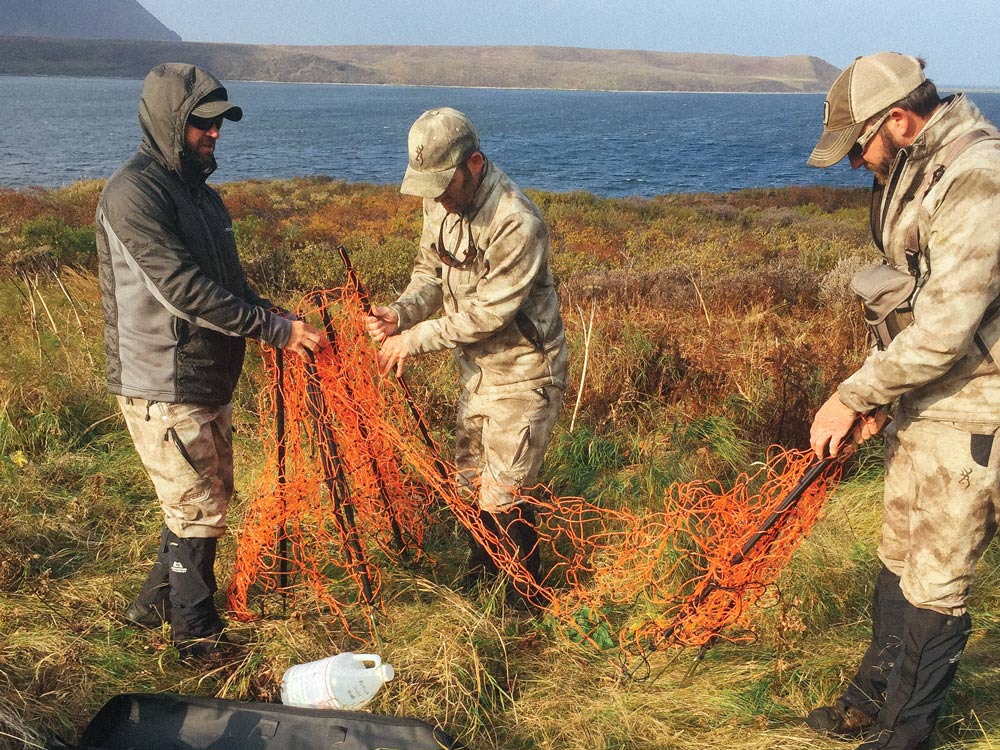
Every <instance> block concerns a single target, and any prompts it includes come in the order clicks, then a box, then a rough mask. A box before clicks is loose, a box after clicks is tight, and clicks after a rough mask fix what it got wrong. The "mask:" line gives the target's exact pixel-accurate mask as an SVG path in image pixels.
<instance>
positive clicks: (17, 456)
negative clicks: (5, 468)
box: [10, 451, 28, 469]
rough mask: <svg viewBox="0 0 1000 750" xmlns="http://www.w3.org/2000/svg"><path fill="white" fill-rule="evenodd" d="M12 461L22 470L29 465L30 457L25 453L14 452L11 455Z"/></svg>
mask: <svg viewBox="0 0 1000 750" xmlns="http://www.w3.org/2000/svg"><path fill="white" fill-rule="evenodd" d="M10 460H11V461H13V462H14V466H16V467H17V468H19V469H21V468H23V467H24V466H26V465H27V463H28V457H27V456H26V455H24V451H14V452H13V453H11V454H10Z"/></svg>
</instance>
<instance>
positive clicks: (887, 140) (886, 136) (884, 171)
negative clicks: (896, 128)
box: [871, 129, 903, 185]
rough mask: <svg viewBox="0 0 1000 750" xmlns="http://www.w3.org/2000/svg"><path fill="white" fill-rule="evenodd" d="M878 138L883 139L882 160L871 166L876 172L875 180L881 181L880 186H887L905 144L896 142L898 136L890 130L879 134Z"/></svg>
mask: <svg viewBox="0 0 1000 750" xmlns="http://www.w3.org/2000/svg"><path fill="white" fill-rule="evenodd" d="M878 137H879V138H881V139H882V152H883V153H882V158H881V159H880V160H879V161H878V163H877V164H873V165H872V166H871V170H872V172H874V174H875V179H876V180H878V181H879V184H881V185H885V184H886V183H887V182H888V181H889V175H890V173H891V172H892V165H893V163H894V162H895V161H896V157H897V156H898V155H899V152H900V151H902V150H903V144H902V143H900V142H899V141H898V140H896V136H894V135H893V134H892V133H891V132H889V130H888V129H886V130H883V131H882V132H881V133H879V135H878Z"/></svg>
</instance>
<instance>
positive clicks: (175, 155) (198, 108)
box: [96, 63, 323, 658]
mask: <svg viewBox="0 0 1000 750" xmlns="http://www.w3.org/2000/svg"><path fill="white" fill-rule="evenodd" d="M242 117H243V110H242V109H240V108H239V107H237V106H236V105H234V104H232V103H230V102H229V101H228V95H227V92H226V89H225V88H224V87H223V86H222V84H220V83H219V81H218V80H216V79H215V78H214V77H213V76H212V75H210V74H209V73H207V72H205V71H204V70H201V69H200V68H197V67H195V66H194V65H185V64H180V63H166V64H163V65H158V66H156V67H155V68H153V70H151V71H150V72H149V74H148V75H147V76H146V79H145V81H144V82H143V86H142V95H141V99H140V103H139V125H140V128H141V130H142V145H141V146H140V147H139V150H138V151H137V152H136V153H135V154H134V155H133V156H132V157H131V158H130V159H129V160H128V161H127V162H126V163H125V165H124V166H123V167H122V168H121V169H119V170H118V171H117V172H115V174H114V175H112V177H111V178H110V179H109V180H108V183H107V185H106V186H105V188H104V191H103V192H102V194H101V199H100V202H99V204H98V207H97V219H96V223H97V258H98V264H99V275H100V285H101V296H102V308H103V311H104V344H105V352H106V354H107V367H106V369H107V384H108V390H109V391H110V392H111V393H112V394H115V395H116V396H117V398H118V403H119V406H120V407H121V410H122V413H123V414H124V417H125V424H126V426H127V427H128V430H129V433H130V434H131V436H132V440H133V442H134V444H135V447H136V450H137V452H138V453H139V456H140V458H141V459H142V462H143V465H144V466H145V468H146V471H147V472H148V474H149V476H150V479H151V480H152V481H153V485H154V487H155V489H156V494H157V497H158V499H159V501H160V505H161V507H162V509H163V514H164V519H165V520H164V525H163V529H162V532H161V536H160V546H159V550H158V553H157V559H156V562H155V563H154V565H153V569H152V571H151V572H150V574H149V576H148V578H147V580H146V582H145V584H144V585H143V587H142V590H141V592H140V594H139V597H138V599H137V600H136V601H135V602H133V603H132V605H131V606H129V608H128V609H127V610H126V612H125V619H126V620H127V621H129V622H131V623H134V624H137V625H142V626H146V627H159V626H160V624H161V623H163V622H164V621H165V620H169V622H170V625H171V637H172V639H173V642H174V644H175V645H176V646H177V648H178V650H179V651H180V652H181V654H182V656H184V657H192V658H206V657H212V656H215V655H218V654H220V653H223V652H224V651H225V650H226V648H225V645H226V644H225V643H224V642H223V639H222V637H221V634H222V629H223V623H222V620H221V618H220V617H219V615H218V612H217V611H216V608H215V604H214V602H213V600H212V595H213V594H214V593H215V591H216V581H215V571H214V563H215V553H216V543H217V540H218V538H219V537H220V536H222V535H223V534H224V533H225V530H226V509H227V506H228V503H229V499H230V497H231V496H232V492H233V450H232V403H231V402H232V396H233V390H234V389H235V387H236V382H237V380H238V379H239V376H240V371H241V370H242V367H243V356H244V351H245V348H246V344H245V338H247V337H252V338H256V339H260V340H261V341H263V342H264V343H266V344H268V345H270V346H274V347H278V348H283V349H287V350H289V351H293V352H296V353H298V354H300V355H306V354H308V353H310V352H312V351H313V350H315V349H316V348H317V347H318V346H320V345H321V343H322V341H323V337H322V334H321V333H320V332H319V331H318V330H317V329H316V328H315V327H313V326H310V325H308V324H306V323H304V322H302V321H299V320H293V319H290V316H288V315H287V314H286V313H283V312H281V311H278V310H276V309H274V307H273V305H272V304H271V303H270V302H269V301H268V300H266V299H263V298H262V297H260V296H259V295H258V294H257V293H256V292H255V291H254V290H253V289H252V288H251V287H250V285H249V284H248V283H247V280H246V278H245V276H244V275H243V268H242V266H241V265H240V259H239V255H238V254H237V252H236V242H235V239H234V237H233V222H232V219H231V218H230V216H229V212H228V211H227V210H226V207H225V206H224V205H223V203H222V199H221V198H220V197H219V194H218V193H216V192H215V190H213V189H212V188H210V187H209V186H208V185H207V184H206V183H205V180H206V179H208V177H209V175H211V174H212V172H213V171H214V170H215V167H216V161H215V146H216V141H218V139H219V129H220V128H221V127H222V123H223V120H232V121H238V120H240V119H242Z"/></svg>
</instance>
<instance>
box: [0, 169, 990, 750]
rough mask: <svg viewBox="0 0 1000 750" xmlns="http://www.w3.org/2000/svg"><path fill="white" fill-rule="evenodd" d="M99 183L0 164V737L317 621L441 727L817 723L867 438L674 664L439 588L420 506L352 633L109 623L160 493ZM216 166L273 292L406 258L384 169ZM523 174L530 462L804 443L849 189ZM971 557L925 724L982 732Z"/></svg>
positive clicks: (851, 338)
mask: <svg viewBox="0 0 1000 750" xmlns="http://www.w3.org/2000/svg"><path fill="white" fill-rule="evenodd" d="M100 189H101V183H100V182H97V181H90V182H83V183H78V184H74V185H70V186H67V187H63V188H60V189H56V190H24V191H10V190H0V264H2V266H3V275H2V277H0V308H2V312H3V322H4V324H3V326H2V328H0V346H2V348H3V351H4V353H5V354H4V356H3V357H2V358H0V747H18V748H19V747H22V746H28V747H32V746H37V745H38V744H39V743H40V740H41V738H42V737H43V736H46V735H52V734H57V735H61V736H63V737H65V738H67V739H69V740H72V739H74V738H75V736H76V734H77V732H78V731H79V730H80V729H81V727H82V726H83V725H84V724H85V723H86V721H87V720H88V718H89V717H90V716H92V715H93V713H94V712H95V711H96V710H97V709H98V708H99V707H100V706H101V705H102V704H103V703H104V701H106V700H107V699H108V698H109V697H110V696H112V695H114V694H117V693H120V692H134V691H163V692H178V693H188V694H198V695H216V696H220V697H227V698H236V699H247V700H260V701H276V700H278V693H279V684H280V679H281V676H282V674H283V672H284V670H285V669H286V668H287V667H288V666H290V665H292V664H295V663H301V662H305V661H309V660H312V659H317V658H321V657H323V656H327V655H330V654H333V653H337V652H338V651H344V650H353V651H366V650H376V651H378V652H379V653H380V654H381V655H382V656H383V658H384V659H385V660H386V661H388V662H389V663H391V664H393V665H394V666H395V668H396V673H397V677H396V679H395V680H393V681H392V682H390V683H389V684H388V685H387V686H386V687H385V688H384V689H383V690H382V691H381V692H380V693H379V695H378V696H377V697H376V699H375V700H374V702H373V703H372V704H370V706H369V709H370V710H372V711H374V712H377V713H386V714H396V715H405V716H412V717H417V718H421V719H424V720H429V721H432V722H435V721H436V722H440V723H441V725H442V726H443V727H444V728H445V729H446V730H447V731H449V732H450V733H452V734H454V735H456V736H458V737H460V738H461V739H462V740H464V741H465V742H466V743H467V744H468V745H469V746H470V748H477V749H480V748H504V749H505V750H517V749H524V750H527V749H528V748H540V749H541V748H544V749H545V750H550V749H551V750H585V749H586V750H593V749H594V748H602V749H605V750H611V749H615V750H626V749H628V750H632V749H635V750H639V749H642V750H653V749H662V750H694V749H695V748H698V749H699V750H701V749H703V748H705V747H725V748H733V749H734V750H763V748H771V747H775V746H780V747H787V748H802V749H805V748H816V749H822V748H833V747H841V746H842V745H841V744H840V743H837V742H834V741H832V740H827V739H824V738H821V737H818V736H816V735H814V734H813V733H811V732H810V731H809V730H808V729H807V728H806V727H805V726H804V725H803V723H802V717H803V716H804V715H805V714H806V712H807V711H808V710H809V708H810V707H812V706H814V705H816V704H819V703H823V702H826V701H828V700H830V699H831V697H833V696H835V695H836V694H837V690H838V687H839V686H840V685H841V683H842V682H843V681H844V680H845V679H846V678H847V677H848V676H849V674H850V670H851V669H852V668H853V667H854V665H855V664H856V663H857V661H858V659H859V658H860V654H861V652H862V650H863V648H864V645H865V643H866V641H867V638H868V634H867V632H866V629H867V627H868V622H869V614H868V608H869V598H870V595H871V590H870V589H871V583H872V581H873V579H874V575H875V572H876V570H877V565H878V563H877V561H876V558H875V545H876V542H877V537H878V524H879V498H880V489H881V484H880V480H881V452H882V447H881V443H880V441H879V440H875V441H872V443H870V444H869V445H867V446H866V447H865V448H864V449H862V450H861V451H860V452H859V454H858V456H857V457H856V458H855V459H853V462H852V464H851V468H850V469H849V472H848V475H847V476H846V478H845V481H844V482H843V484H842V485H841V487H840V489H839V490H838V491H837V492H836V493H835V494H834V496H833V497H832V498H831V499H830V501H829V502H828V504H827V507H826V509H825V511H824V515H823V517H822V518H821V520H820V522H819V524H818V525H817V527H816V529H815V531H814V532H813V534H812V535H811V537H810V538H809V539H808V540H806V541H805V542H804V543H803V544H802V546H801V547H800V548H799V550H798V552H797V553H796V555H795V557H794V558H793V560H792V563H791V565H790V566H789V568H788V569H787V570H786V571H785V573H784V574H783V575H782V576H781V578H780V579H779V581H778V583H777V585H776V587H775V588H774V591H773V592H772V593H771V594H770V595H769V596H768V597H767V598H766V602H765V606H760V607H758V608H757V609H756V610H755V611H754V614H753V617H752V621H751V625H752V627H753V632H754V633H755V639H754V640H753V641H752V642H750V643H740V644H736V643H726V642H720V643H718V644H717V645H716V646H714V647H713V648H712V649H711V650H710V651H709V652H708V654H707V657H706V658H705V660H704V662H703V663H702V664H701V665H700V666H699V667H698V669H697V670H696V671H695V673H694V674H693V676H692V677H691V679H690V680H689V681H687V682H686V683H685V684H683V685H682V684H681V679H682V677H683V676H684V674H685V672H686V671H687V669H688V666H689V664H690V660H691V658H692V657H693V653H691V652H682V653H680V654H678V653H677V652H676V651H675V650H666V651H664V652H662V653H656V654H653V655H652V656H651V657H650V664H649V666H650V668H651V672H652V674H653V676H654V677H655V679H647V680H644V681H633V680H626V679H624V678H623V677H622V674H621V672H620V670H619V669H618V668H617V666H616V663H615V659H614V657H613V655H609V653H607V652H605V653H599V652H597V651H594V650H592V649H591V648H589V647H585V646H581V645H579V644H575V643H572V642H569V641H568V640H567V639H565V638H562V637H558V636H556V635H554V634H553V633H552V632H551V630H550V629H549V628H547V627H546V622H545V621H544V620H541V621H536V620H533V619H530V618H527V617H525V616H524V615H523V614H520V613H518V612H516V611H512V610H511V609H510V608H508V607H507V606H506V605H505V602H504V597H503V590H502V587H501V586H497V587H496V588H494V589H489V588H487V589H486V590H484V591H482V592H480V593H479V594H476V595H473V596H466V595H462V594H460V593H458V592H457V591H456V589H455V588H454V587H453V583H454V581H455V580H456V578H457V577H458V576H459V574H460V567H461V561H462V558H463V547H464V541H463V539H462V537H461V535H460V534H459V533H458V532H457V530H455V529H454V528H450V527H449V526H448V524H447V523H442V524H441V528H440V529H438V530H437V532H436V534H434V535H432V538H431V541H430V543H431V544H433V545H435V549H434V553H435V559H437V560H438V562H437V563H436V564H435V565H433V566H428V567H424V568H416V569H413V570H403V569H397V570H391V571H390V573H389V574H388V576H387V580H386V583H385V587H384V596H385V615H384V617H382V618H381V619H380V622H379V626H378V631H377V632H378V635H379V639H378V641H377V642H368V643H359V642H357V641H352V640H350V639H348V638H347V637H346V636H345V635H344V633H343V632H342V631H341V630H340V629H339V626H338V624H337V623H336V621H334V620H332V619H328V618H325V617H324V616H323V614H322V613H320V612H310V611H288V612H285V613H282V612H281V608H280V606H275V604H274V603H273V602H270V603H268V606H267V608H266V611H265V616H264V617H263V618H262V619H260V620H258V621H256V622H253V623H248V624H244V623H235V622H234V623H232V630H233V634H234V638H236V639H238V640H240V641H242V642H243V643H245V647H244V649H243V650H242V653H241V655H240V656H239V657H238V658H235V659H234V660H232V661H231V662H229V663H225V664H220V665H216V666H214V667H212V668H210V669H207V670H205V669H198V668H192V667H191V666H189V665H186V664H184V663H183V662H180V661H179V660H178V657H177V653H176V651H175V650H174V649H172V648H171V647H170V646H169V634H168V633H167V632H165V631H143V630H139V629H136V628H132V627H125V625H124V623H123V621H122V620H121V619H120V613H121V612H122V611H123V609H124V607H125V606H126V605H127V603H128V602H129V601H130V599H131V598H132V597H133V596H134V595H135V594H136V592H137V590H138V588H139V586H140V584H141V582H142V579H143V576H144V574H145V572H146V570H147V568H148V565H149V564H150V561H151V557H152V552H153V550H154V548H155V544H156V540H157V538H158V533H159V527H160V523H161V521H160V518H161V517H160V512H159V509H158V507H157V506H156V503H155V501H154V500H153V497H152V490H151V487H150V485H149V483H148V480H147V478H146V477H145V475H144V473H143V470H142V467H141V465H140V464H139V461H138V459H137V457H136V455H135V453H134V451H133V449H132V446H131V443H130V440H129V438H128V435H127V433H126V431H125V428H124V425H123V424H122V422H121V420H120V418H119V416H118V414H117V413H116V409H115V408H113V407H114V405H113V402H112V400H111V399H110V398H109V397H108V396H107V394H106V392H105V389H104V385H103V348H102V341H101V310H100V299H99V294H98V289H97V282H96V276H95V257H94V224H93V215H94V207H95V204H96V201H97V197H98V194H99V192H100ZM222 191H223V193H224V197H225V201H226V203H227V205H228V206H229V207H230V210H231V212H232V214H233V217H234V219H235V231H236V233H237V235H238V240H239V244H240V247H241V252H242V255H243V259H244V263H245V267H246V270H247V273H248V276H249V277H250V279H251V280H252V282H253V283H254V284H255V286H257V287H258V288H259V289H260V290H261V291H263V292H265V293H266V294H268V295H269V296H271V297H272V298H273V299H276V300H279V301H281V302H283V303H285V304H290V303H293V302H294V301H295V300H296V299H297V298H298V297H299V296H300V295H301V293H303V292H305V291H308V290H311V289H314V288H323V287H329V286H332V285H337V284H341V283H343V281H344V272H343V268H342V267H341V262H340V260H339V259H338V256H337V254H336V252H335V251H334V247H335V246H336V245H337V244H340V243H343V244H345V245H347V246H348V247H349V248H350V249H351V250H352V252H353V257H354V261H355V265H356V266H357V267H358V269H359V271H360V273H361V275H362V278H363V279H365V281H366V282H367V284H368V285H369V287H370V288H371V291H372V294H373V297H374V298H375V299H376V300H389V299H391V298H392V297H393V296H394V294H395V293H396V292H398V291H399V290H400V289H401V288H402V287H403V285H404V284H405V283H406V280H407V277H408V271H409V267H410V263H411V261H412V258H413V254H414V250H415V242H416V239H417V237H418V236H419V229H420V220H421V219H420V209H419V205H418V203H416V202H415V201H414V200H413V199H409V198H405V197H402V196H399V195H398V194H397V193H396V191H395V190H394V189H393V188H392V187H382V186H373V185H348V184H344V183H341V182H335V181H331V180H328V179H321V178H315V179H296V180H286V181H272V182H243V183H239V184H232V185H225V186H223V187H222ZM531 195H532V197H533V198H534V199H535V200H536V201H537V203H538V204H539V206H540V207H541V209H542V211H543V213H544V215H545V216H546V218H547V220H548V222H549V224H550V227H551V230H552V246H553V256H552V267H553V270H554V273H555V276H556V280H557V283H558V286H559V293H560V298H561V301H562V306H563V315H564V317H565V320H566V323H567V329H568V337H569V342H570V354H571V386H570V389H569V392H568V393H567V395H566V407H565V408H564V410H563V414H562V417H561V419H560V422H559V425H558V427H557V431H556V435H555V438H554V440H553V442H552V445H551V448H550V449H549V453H548V456H547V460H546V465H545V469H544V481H545V482H546V483H547V484H548V485H549V486H550V488H551V489H552V490H553V491H555V492H557V493H560V494H564V495H569V494H573V495H582V496H584V497H587V498H588V499H591V500H593V501H595V502H598V503H600V504H602V505H604V506H607V507H617V506H628V507H629V508H631V509H633V510H636V511H640V512H641V511H642V510H644V509H655V508H657V507H660V505H661V504H662V502H663V495H664V490H665V488H666V487H667V486H668V485H669V484H670V483H672V482H675V481H687V480H691V479H696V478H701V479H705V478H713V477H714V478H718V479H720V480H723V481H725V480H727V479H731V478H732V477H733V476H735V474H736V473H738V472H739V471H742V470H746V469H750V468H752V466H753V464H754V463H755V462H757V461H760V460H761V459H762V458H763V457H764V455H765V453H766V450H767V447H768V446H769V445H771V444H781V445H784V446H787V447H805V445H806V442H807V439H806V436H807V431H808V424H809V419H810V416H811V413H812V412H813V411H814V410H815V408H816V407H817V406H818V405H819V403H821V401H822V400H823V399H824V398H825V397H826V395H827V394H828V393H829V392H830V391H831V390H832V389H833V387H834V386H835V384H836V383H837V382H838V381H839V379H841V378H842V377H844V376H845V375H846V374H847V373H849V372H850V371H851V369H852V368H853V367H855V366H856V365H857V363H858V362H859V361H860V359H861V358H862V357H863V354H864V350H865V347H866V335H865V331H864V330H863V326H861V325H860V324H859V322H858V316H857V311H856V306H855V303H854V302H853V300H852V299H851V297H850V294H849V292H848V291H847V282H848V280H849V278H850V276H851V274H852V273H853V271H854V270H855V269H857V268H858V267H860V266H861V265H864V264H867V263H871V262H873V261H874V260H875V257H874V251H873V250H872V249H871V247H870V245H869V242H868V240H867V236H866V228H865V225H866V221H867V209H866V193H865V191H862V190H842V189H826V188H787V189H780V190H749V191H742V192H737V193H731V194H724V195H705V194H699V195H667V196H661V197H658V198H654V199H650V200H645V199H643V200H639V199H600V198H597V197H594V196H593V195H589V194H584V193H566V194H559V193H538V192H533V193H531ZM588 341H589V343H588ZM585 354H586V355H587V359H588V367H587V374H586V379H585V380H583V382H581V377H580V376H581V370H582V363H583V360H584V356H585ZM260 375H261V371H260V367H259V356H258V353H257V350H256V349H255V348H254V347H251V348H250V350H249V354H248V363H247V368H246V371H245V376H244V379H243V381H242V383H241V386H240V389H239V391H238V393H237V404H236V407H237V408H236V415H237V435H236V449H237V470H238V478H237V487H238V492H239V495H238V497H237V499H236V501H235V504H234V509H233V511H234V512H233V519H232V520H233V524H232V525H233V528H234V529H237V530H238V528H239V526H240V517H241V513H242V511H243V509H244V508H245V507H246V503H247V499H248V498H247V492H248V489H249V488H250V487H251V486H252V484H253V480H254V477H255V475H256V472H258V471H259V468H260V460H261V458H260V456H261V454H262V450H261V445H260V444H259V442H258V438H257V434H258V431H257V426H258V419H260V418H262V417H261V416H260V415H259V414H258V413H257V410H256V408H255V399H256V393H257V391H258V389H259V388H260ZM408 378H409V381H410V384H411V387H412V388H413V390H414V393H415V395H416V399H417V401H418V403H419V404H420V405H421V407H422V408H423V411H424V413H425V415H426V416H427V417H428V419H429V421H430V422H431V424H432V427H433V429H434V431H435V434H436V437H437V439H438V441H439V442H440V443H441V444H442V445H443V446H444V447H445V449H446V450H447V449H448V445H449V440H450V421H451V414H452V408H453V404H454V401H455V397H456V394H457V384H456V377H455V374H454V371H453V366H452V364H451V362H450V361H449V357H448V356H447V355H440V356H432V357H429V358H421V360H419V361H414V362H413V363H412V365H411V366H410V372H409V376H408ZM578 398H579V409H578V411H577V412H576V415H575V420H574V418H573V416H574V406H575V404H576V402H577V399H578ZM263 418H266V417H263ZM234 543H235V542H234V536H233V535H230V536H228V537H226V539H225V540H224V543H223V545H222V547H221V549H220V560H221V561H222V563H221V564H220V566H219V571H220V574H221V578H222V581H221V583H222V585H223V586H225V584H226V582H227V580H226V579H227V574H226V570H227V568H226V561H227V560H231V559H232V556H233V552H234V550H233V545H234ZM998 568H1000V553H998V552H997V549H996V545H994V546H993V547H992V548H991V549H990V550H989V551H988V552H987V554H986V557H985V559H984V561H983V562H982V564H981V571H980V573H981V578H980V580H979V582H978V584H977V587H976V589H975V593H974V596H973V603H972V606H973V613H974V628H975V630H974V633H973V636H972V639H971V640H970V643H969V646H968V648H967V651H966V654H965V656H964V657H963V662H962V667H961V669H960V671H959V675H958V678H957V681H956V683H955V685H954V687H953V690H952V693H951V698H950V701H949V703H948V705H947V707H946V709H945V713H944V715H943V717H942V720H941V721H940V722H939V732H938V740H939V747H945V748H953V749H956V750H957V749H958V748H963V749H964V750H970V749H972V748H982V749H984V750H985V749H986V748H995V747H997V744H998V743H1000V700H998V691H1000V682H998V681H1000V678H998V676H997V675H998V674H1000V657H998V656H997V654H998V653H1000V648H998V646H1000V633H998V625H1000V624H998V614H1000V593H998V592H1000V585H998V584H1000V572H998ZM221 596H222V593H221V592H220V603H221ZM675 657H677V658H675Z"/></svg>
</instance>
